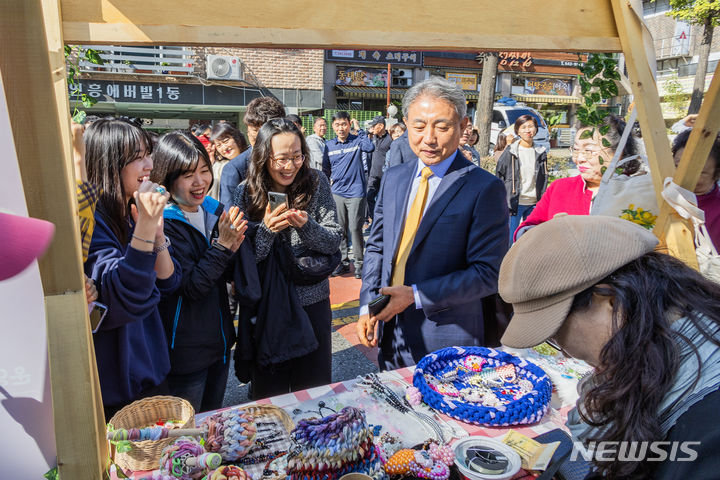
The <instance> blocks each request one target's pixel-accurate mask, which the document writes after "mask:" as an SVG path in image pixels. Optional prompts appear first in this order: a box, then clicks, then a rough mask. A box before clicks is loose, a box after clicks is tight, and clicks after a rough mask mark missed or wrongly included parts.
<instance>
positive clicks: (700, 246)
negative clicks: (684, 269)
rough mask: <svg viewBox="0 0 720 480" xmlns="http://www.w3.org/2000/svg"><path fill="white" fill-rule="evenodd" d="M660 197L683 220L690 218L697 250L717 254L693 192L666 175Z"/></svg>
mask: <svg viewBox="0 0 720 480" xmlns="http://www.w3.org/2000/svg"><path fill="white" fill-rule="evenodd" d="M662 197H663V198H664V199H665V201H666V202H667V203H668V204H670V206H671V207H673V208H674V209H675V211H676V212H677V213H678V215H680V216H681V217H682V218H684V219H685V220H690V221H692V223H693V226H694V227H695V247H696V249H697V250H702V251H704V252H708V253H710V254H711V255H714V256H717V255H718V253H717V249H716V248H715V245H714V244H713V243H712V240H711V239H710V234H709V233H708V231H707V227H706V226H705V212H704V211H703V210H702V209H701V208H699V207H698V206H697V197H696V196H695V194H694V193H693V192H691V191H690V190H687V189H685V188H682V187H681V186H680V185H678V184H677V183H675V182H673V179H672V177H667V178H666V179H665V181H664V182H663V191H662Z"/></svg>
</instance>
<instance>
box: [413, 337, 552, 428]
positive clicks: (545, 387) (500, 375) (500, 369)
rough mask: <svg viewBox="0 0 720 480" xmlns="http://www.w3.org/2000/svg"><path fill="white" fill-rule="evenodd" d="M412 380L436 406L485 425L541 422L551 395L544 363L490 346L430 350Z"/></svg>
mask: <svg viewBox="0 0 720 480" xmlns="http://www.w3.org/2000/svg"><path fill="white" fill-rule="evenodd" d="M413 384H414V385H415V386H416V387H417V388H418V389H419V390H420V393H421V394H422V396H423V401H424V402H425V403H427V404H428V405H429V406H430V407H432V408H434V409H435V410H438V411H441V412H443V413H445V414H447V415H449V416H451V417H453V418H456V419H458V420H461V421H463V422H468V423H474V424H476V425H486V426H508V425H519V424H526V423H534V422H537V421H539V420H540V419H541V418H542V417H543V415H544V414H545V412H546V411H547V408H548V405H549V403H550V396H551V395H552V383H551V382H550V379H549V378H548V376H547V374H546V373H545V372H544V371H543V370H542V369H541V368H540V367H538V366H537V365H535V364H533V363H531V362H528V361H527V360H524V359H521V358H518V357H516V356H514V355H511V354H509V353H505V352H501V351H499V350H495V349H492V348H486V347H449V348H444V349H442V350H438V351H436V352H433V353H431V354H429V355H426V356H425V357H424V358H423V359H422V360H420V362H419V363H418V364H417V367H416V368H415V373H414V375H413Z"/></svg>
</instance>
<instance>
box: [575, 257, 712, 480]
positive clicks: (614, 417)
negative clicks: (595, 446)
mask: <svg viewBox="0 0 720 480" xmlns="http://www.w3.org/2000/svg"><path fill="white" fill-rule="evenodd" d="M593 293H596V294H599V295H606V296H612V297H613V298H614V303H613V318H612V331H613V335H612V337H611V338H610V340H609V341H608V342H607V343H606V344H605V346H603V348H602V350H601V352H600V358H599V365H598V366H597V368H596V369H595V373H594V380H595V381H594V382H593V386H592V387H591V388H590V389H589V390H588V391H587V393H586V394H585V395H584V396H583V398H582V402H583V407H584V412H583V411H582V410H583V409H579V411H580V415H581V417H582V418H583V420H584V421H585V422H586V423H587V424H589V425H593V426H597V427H603V426H608V428H607V429H606V430H605V431H604V432H603V433H602V434H601V435H600V437H599V438H590V439H588V440H589V441H596V442H602V441H611V442H612V441H635V442H643V441H647V442H652V441H657V440H661V439H663V434H662V431H661V429H660V419H659V414H660V412H659V408H660V405H661V403H662V401H663V398H664V397H665V395H666V394H667V392H668V391H669V390H670V388H671V387H672V385H673V384H674V382H675V376H676V372H677V370H678V366H679V363H680V353H679V352H680V350H679V347H680V342H686V343H688V344H690V345H691V346H692V350H693V351H694V352H695V354H696V355H697V349H696V347H695V346H694V345H692V344H691V342H690V339H688V338H686V337H684V336H682V335H680V334H679V332H677V331H676V330H673V329H672V328H671V324H672V322H673V320H674V318H676V317H678V316H684V317H687V318H688V319H689V320H690V321H691V322H692V323H693V324H694V325H695V327H697V329H698V330H699V331H700V332H701V333H702V335H703V336H704V337H705V338H706V339H708V340H709V341H712V342H713V343H714V344H716V345H719V346H720V340H718V338H719V334H718V333H719V332H720V285H717V284H715V283H713V282H711V281H709V280H707V279H706V278H705V277H703V276H702V275H701V274H700V273H698V272H696V271H695V270H693V269H691V268H690V267H688V266H687V265H685V264H684V263H683V262H681V261H680V260H678V259H676V258H673V257H671V256H669V255H665V254H662V253H656V252H652V253H648V254H646V255H643V256H642V257H640V258H638V259H637V260H634V261H633V262H631V263H629V264H627V265H625V266H623V267H622V268H620V269H619V270H617V271H615V272H613V273H612V274H611V275H610V276H608V277H607V278H605V279H604V280H602V281H601V282H599V283H598V285H595V286H594V287H591V288H589V289H587V290H585V291H584V292H581V293H579V294H578V295H576V296H575V299H574V300H573V305H572V307H571V309H570V312H571V313H573V312H576V311H577V312H582V311H584V310H585V309H587V308H588V306H589V305H590V302H591V298H592V294H593ZM701 317H705V318H706V319H707V321H709V323H710V324H711V325H712V327H711V328H710V330H708V328H707V327H706V326H704V325H705V324H704V323H703V322H702V321H701V320H700V318H701ZM699 376H700V373H699V372H698V377H697V379H696V380H695V382H697V380H698V379H699ZM694 385H695V384H693V385H691V388H692V387H694ZM650 465H652V464H650ZM598 468H599V469H600V470H601V471H602V472H603V474H604V475H606V476H607V478H610V479H613V478H623V479H624V478H646V477H647V476H648V475H649V474H650V471H651V468H649V467H648V463H647V462H619V461H616V462H601V463H599V464H598Z"/></svg>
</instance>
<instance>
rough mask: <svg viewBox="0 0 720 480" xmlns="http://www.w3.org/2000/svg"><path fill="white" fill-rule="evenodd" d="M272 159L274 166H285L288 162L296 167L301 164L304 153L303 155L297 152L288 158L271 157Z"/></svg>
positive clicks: (303, 159)
mask: <svg viewBox="0 0 720 480" xmlns="http://www.w3.org/2000/svg"><path fill="white" fill-rule="evenodd" d="M272 160H273V164H274V165H275V167H276V168H285V167H287V166H288V165H290V163H292V164H294V165H295V166H296V167H297V166H300V165H302V163H303V162H304V161H305V155H303V154H302V153H298V154H297V155H294V156H292V157H289V158H287V157H285V158H273V159H272Z"/></svg>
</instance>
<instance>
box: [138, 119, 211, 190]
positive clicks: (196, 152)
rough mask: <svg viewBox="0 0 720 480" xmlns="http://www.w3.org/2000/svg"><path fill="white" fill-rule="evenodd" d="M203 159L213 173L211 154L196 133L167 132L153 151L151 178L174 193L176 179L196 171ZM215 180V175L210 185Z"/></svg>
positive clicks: (182, 131)
mask: <svg viewBox="0 0 720 480" xmlns="http://www.w3.org/2000/svg"><path fill="white" fill-rule="evenodd" d="M201 161H202V162H203V163H204V164H205V165H206V166H207V167H208V168H209V169H210V175H212V163H211V162H210V156H209V155H208V153H207V150H205V147H203V144H202V143H201V142H200V140H198V139H197V137H195V135H193V134H192V133H190V132H188V131H185V130H177V131H175V132H170V133H166V134H165V135H163V136H162V137H160V141H159V142H158V145H157V147H156V149H155V152H154V153H153V169H152V173H151V174H150V180H152V181H153V182H155V183H159V184H161V185H164V186H165V188H167V189H168V191H169V192H170V194H171V195H172V190H173V185H174V184H175V180H177V179H178V178H179V177H180V176H182V175H184V174H185V173H187V172H194V171H195V169H196V168H197V167H198V163H200V162H201ZM214 181H215V178H214V177H213V180H212V181H211V182H210V186H212V184H213V182H214ZM208 188H209V187H208Z"/></svg>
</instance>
